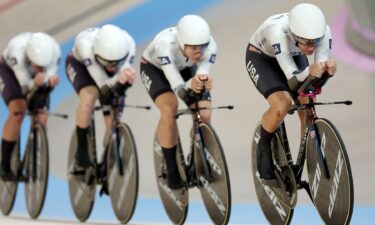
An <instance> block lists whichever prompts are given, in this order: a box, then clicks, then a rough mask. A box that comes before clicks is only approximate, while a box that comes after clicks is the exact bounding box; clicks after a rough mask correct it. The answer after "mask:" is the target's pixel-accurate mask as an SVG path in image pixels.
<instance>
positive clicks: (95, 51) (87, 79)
mask: <svg viewBox="0 0 375 225" xmlns="http://www.w3.org/2000/svg"><path fill="white" fill-rule="evenodd" d="M135 48H136V46H135V42H134V40H133V38H132V37H131V36H130V35H129V34H128V33H127V32H126V31H125V30H123V29H121V28H120V27H118V26H115V25H111V24H106V25H103V26H102V27H100V28H98V27H92V28H88V29H85V30H83V31H81V32H80V33H79V34H78V35H77V37H76V39H75V43H74V47H73V50H72V51H71V53H69V55H68V56H67V58H66V62H65V63H66V73H67V76H68V79H69V80H70V82H71V83H72V85H73V87H74V89H75V91H76V92H77V94H78V95H79V105H78V107H77V110H76V134H77V137H78V149H77V153H76V155H75V159H76V162H77V163H76V168H75V169H76V170H77V171H82V170H85V169H86V168H88V167H89V166H90V165H91V162H90V159H89V155H88V150H87V134H88V127H89V125H90V121H91V116H92V112H93V110H94V106H95V101H96V100H97V99H99V100H100V103H101V104H102V105H104V106H106V105H109V104H110V103H111V100H112V96H113V94H114V93H116V94H119V95H121V96H124V95H125V91H126V87H127V85H131V84H133V82H134V78H135V71H134V69H133V68H132V63H133V61H134V57H135ZM122 100H124V98H123V99H122ZM103 114H104V122H105V126H106V129H107V131H108V129H109V127H110V125H111V117H110V110H109V108H108V110H107V111H104V112H103ZM106 133H108V132H106Z"/></svg>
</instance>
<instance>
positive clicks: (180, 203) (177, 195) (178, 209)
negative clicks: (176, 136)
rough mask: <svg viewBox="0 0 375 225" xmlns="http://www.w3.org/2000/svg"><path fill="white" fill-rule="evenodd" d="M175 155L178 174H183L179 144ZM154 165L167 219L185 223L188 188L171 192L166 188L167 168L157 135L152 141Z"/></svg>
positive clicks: (183, 165) (171, 190)
mask: <svg viewBox="0 0 375 225" xmlns="http://www.w3.org/2000/svg"><path fill="white" fill-rule="evenodd" d="M176 155H177V156H176V158H177V165H178V166H179V170H180V174H183V173H181V172H182V170H185V162H184V156H183V152H182V148H181V143H180V142H179V143H178V145H177V154H176ZM154 164H155V173H156V182H157V185H158V189H159V194H160V197H161V200H162V202H163V205H164V208H165V211H166V212H167V214H168V217H169V219H170V220H171V221H172V222H173V223H174V224H183V223H184V222H185V219H186V215H187V212H188V206H189V192H188V188H187V186H184V187H183V188H180V189H176V190H173V189H170V188H169V187H168V181H167V167H166V164H165V160H164V155H163V152H162V149H161V146H160V144H159V140H158V138H157V135H155V140H154ZM182 179H183V180H184V179H185V180H186V176H185V177H182Z"/></svg>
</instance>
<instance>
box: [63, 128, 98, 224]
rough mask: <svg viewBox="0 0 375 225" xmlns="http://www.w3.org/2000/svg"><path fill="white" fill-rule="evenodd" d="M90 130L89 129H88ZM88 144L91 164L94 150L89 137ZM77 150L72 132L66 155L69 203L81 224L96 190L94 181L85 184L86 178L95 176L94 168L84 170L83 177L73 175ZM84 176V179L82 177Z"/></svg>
mask: <svg viewBox="0 0 375 225" xmlns="http://www.w3.org/2000/svg"><path fill="white" fill-rule="evenodd" d="M90 129H91V128H90ZM87 142H88V145H87V146H88V152H89V156H90V160H91V162H94V158H95V157H94V154H95V153H94V148H93V144H92V142H91V141H90V139H89V137H88V138H87ZM77 148H78V139H77V134H76V132H75V131H74V132H73V134H72V138H71V140H70V146H69V154H68V184H69V197H70V203H71V205H72V208H73V211H74V214H75V215H76V217H77V219H78V220H79V221H81V222H84V221H86V220H87V218H88V217H89V216H90V213H91V210H92V207H93V205H94V201H95V190H96V180H95V179H90V180H91V181H92V182H86V181H87V180H88V179H86V177H89V176H95V168H93V167H90V168H88V169H86V172H85V175H75V174H73V172H74V169H75V165H76V160H75V154H76V151H77ZM82 176H84V177H82Z"/></svg>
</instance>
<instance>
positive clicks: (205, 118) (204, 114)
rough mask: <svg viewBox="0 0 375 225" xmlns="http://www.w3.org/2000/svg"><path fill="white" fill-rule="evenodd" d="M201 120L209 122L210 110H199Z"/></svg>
mask: <svg viewBox="0 0 375 225" xmlns="http://www.w3.org/2000/svg"><path fill="white" fill-rule="evenodd" d="M200 115H201V120H202V122H205V123H210V121H211V111H210V110H202V111H200Z"/></svg>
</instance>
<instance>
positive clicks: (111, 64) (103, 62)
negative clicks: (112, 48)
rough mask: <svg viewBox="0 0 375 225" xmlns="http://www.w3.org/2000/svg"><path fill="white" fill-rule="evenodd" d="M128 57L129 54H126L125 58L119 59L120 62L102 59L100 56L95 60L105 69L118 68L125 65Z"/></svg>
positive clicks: (96, 56)
mask: <svg viewBox="0 0 375 225" xmlns="http://www.w3.org/2000/svg"><path fill="white" fill-rule="evenodd" d="M128 55H129V54H126V55H125V57H123V58H121V59H118V60H107V59H104V58H102V57H100V56H99V55H95V60H96V61H97V62H98V63H99V64H100V65H102V66H104V67H117V66H119V65H122V64H124V62H125V60H126V58H127V57H128Z"/></svg>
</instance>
